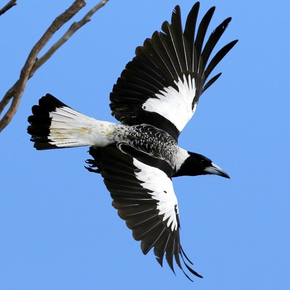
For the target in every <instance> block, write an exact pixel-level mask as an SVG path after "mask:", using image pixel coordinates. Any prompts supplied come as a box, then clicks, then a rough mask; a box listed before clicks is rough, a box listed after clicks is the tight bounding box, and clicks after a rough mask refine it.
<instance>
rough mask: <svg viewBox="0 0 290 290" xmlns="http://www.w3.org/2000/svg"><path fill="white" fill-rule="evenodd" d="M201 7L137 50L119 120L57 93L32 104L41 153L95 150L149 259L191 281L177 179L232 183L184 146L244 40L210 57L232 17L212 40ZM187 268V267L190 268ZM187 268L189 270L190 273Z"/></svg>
mask: <svg viewBox="0 0 290 290" xmlns="http://www.w3.org/2000/svg"><path fill="white" fill-rule="evenodd" d="M199 6H200V4H199V2H197V3H195V4H194V5H193V7H192V9H191V11H190V12H189V14H188V17H187V20H186V23H185V28H184V30H183V28H182V21H181V12H180V7H179V6H176V7H175V9H174V11H173V13H172V17H171V23H169V22H167V21H165V22H164V23H163V24H162V28H161V29H162V31H160V32H157V31H156V32H154V33H153V35H152V37H151V38H147V39H146V40H145V41H144V43H143V46H139V47H137V48H136V51H135V54H136V55H135V57H134V58H133V59H132V61H130V62H129V63H128V64H127V65H126V67H125V69H124V70H123V71H122V73H121V76H120V77H119V78H118V80H117V83H116V84H115V85H114V86H113V90H112V92H111V94H110V101H111V103H110V108H111V110H112V115H113V116H114V117H115V118H116V119H117V120H118V121H120V123H113V122H106V121H100V120H96V119H94V118H90V117H87V116H85V115H83V114H81V113H79V112H77V111H75V110H74V109H72V108H70V107H69V106H67V105H65V104H64V103H62V102H61V101H59V100H58V99H56V98H55V97H53V96H52V95H50V94H47V95H46V96H44V97H42V98H41V99H40V100H39V104H38V105H35V106H33V107H32V115H31V116H29V117H28V122H29V123H30V126H29V127H28V133H29V134H30V135H32V137H31V141H32V142H34V147H35V148H36V149H38V150H44V149H54V148H70V147H78V146H90V149H89V153H90V155H91V156H92V158H91V159H88V160H87V161H86V162H87V164H88V166H87V167H86V168H87V169H88V170H89V171H91V172H96V173H100V174H101V175H102V177H103V178H104V183H105V185H106V187H107V189H108V190H109V191H110V194H111V197H112V199H113V201H112V205H113V206H114V207H115V208H116V209H117V210H118V215H119V216H120V218H121V219H123V220H125V221H126V225H127V227H128V228H130V229H131V230H132V233H133V237H134V239H135V240H137V241H141V250H142V252H143V253H144V254H145V255H146V254H147V253H148V252H149V251H150V250H151V249H153V251H154V255H155V257H156V259H157V261H158V263H159V264H160V265H161V266H162V263H163V258H164V255H165V258H166V261H167V263H168V265H169V266H170V268H171V269H172V271H173V272H174V265H173V264H174V263H173V258H175V262H176V264H177V265H178V266H179V268H180V269H181V270H182V271H183V273H184V274H185V275H186V276H187V277H188V278H189V279H190V280H191V277H190V274H189V273H188V274H187V273H186V272H188V271H189V272H190V273H191V274H194V275H196V276H198V277H202V276H201V275H199V274H198V273H197V272H196V271H194V270H193V269H192V266H191V264H192V263H191V261H190V260H189V259H188V257H187V256H186V254H185V253H184V250H183V248H182V246H181V244H180V219H179V208H178V203H177V198H176V195H175V193H174V189H173V184H172V178H173V177H177V176H184V175H189V176H196V175H203V174H215V175H219V176H222V177H226V178H229V176H228V174H227V173H226V172H224V171H223V170H222V169H221V168H220V167H219V166H217V165H215V164H214V163H213V162H212V161H211V160H210V159H209V158H207V157H205V156H203V155H200V154H197V153H193V152H190V151H187V150H185V149H183V148H181V147H179V146H178V142H177V141H178V137H179V134H180V133H181V131H182V130H183V128H184V127H185V125H186V124H187V122H188V121H189V120H190V119H191V117H192V116H193V114H194V112H195V109H196V106H197V103H198V100H199V98H200V96H201V94H202V93H203V92H204V91H205V90H206V89H207V88H208V87H209V86H211V85H212V84H213V83H214V82H215V81H216V80H217V79H218V78H219V76H220V75H221V73H218V74H217V75H215V76H213V77H211V78H210V79H208V77H209V75H210V74H211V72H212V71H213V69H214V68H215V67H216V65H217V64H218V63H219V62H220V61H221V60H222V58H223V57H224V56H225V55H226V54H227V53H228V52H229V51H230V50H231V49H232V47H233V46H234V45H235V44H236V42H237V40H234V41H232V42H230V43H228V44H227V45H225V46H223V47H222V48H221V49H220V50H219V51H218V52H217V53H215V55H214V56H213V57H211V53H212V51H213V49H214V48H215V46H216V44H217V42H218V41H219V39H220V37H221V36H222V34H223V33H224V31H225V30H226V28H227V26H228V24H229V22H230V21H231V18H227V19H225V20H224V21H223V22H222V23H221V24H220V25H219V26H217V27H216V28H215V29H214V30H213V32H212V33H211V34H210V35H209V37H208V38H207V40H206V41H205V38H206V33H207V30H208V26H209V23H210V21H211V18H212V16H213V13H214V11H215V7H212V8H210V9H209V10H208V11H207V13H206V14H205V15H204V16H203V18H202V19H201V21H200V23H199V25H197V17H198V11H199ZM184 265H185V268H184ZM186 269H187V271H185V270H186Z"/></svg>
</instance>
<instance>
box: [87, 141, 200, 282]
mask: <svg viewBox="0 0 290 290" xmlns="http://www.w3.org/2000/svg"><path fill="white" fill-rule="evenodd" d="M90 154H91V155H92V156H93V158H94V160H87V163H88V164H90V167H87V168H88V169H89V170H90V171H94V172H98V173H101V174H102V176H103V178H104V182H105V184H106V186H107V188H108V190H109V191H110V193H111V196H112V198H113V202H112V205H113V206H114V207H115V208H116V209H117V210H118V214H119V216H120V217H121V218H122V219H123V220H125V221H126V225H127V226H128V228H130V229H131V230H132V232H133V237H134V239H135V240H137V241H141V249H142V252H143V253H144V254H145V255H146V254H147V253H148V252H149V251H150V250H151V249H152V248H154V254H155V256H156V259H157V261H158V262H159V264H160V265H161V266H162V262H163V257H164V254H165V257H166V260H167V262H168V264H169V266H170V268H171V269H172V271H173V272H174V268H173V257H175V261H176V263H177V265H178V266H179V267H180V268H181V269H182V265H181V261H183V262H184V264H185V266H186V268H187V269H188V270H189V271H190V272H191V273H192V274H194V275H196V276H198V277H201V276H200V275H199V274H198V273H196V272H195V271H194V270H192V269H191V268H190V267H189V266H188V264H187V263H188V262H189V263H191V262H190V261H189V260H188V258H187V257H186V255H185V254H184V252H183V250H182V247H181V245H180V236H179V213H178V205H177V199H176V196H175V193H174V190H173V185H172V182H171V179H170V178H169V177H168V176H167V175H166V173H164V172H163V171H161V170H160V169H158V168H156V167H153V166H151V165H150V166H149V165H146V164H145V163H143V162H141V161H139V160H137V159H136V158H133V157H132V156H130V155H128V154H126V153H123V152H122V151H121V150H120V149H118V148H117V147H115V146H109V147H104V148H97V149H94V148H92V147H91V148H90ZM95 166H96V167H98V169H93V167H95ZM180 257H181V259H180ZM183 272H184V271H183ZM184 273H185V272H184ZM185 275H186V276H187V277H188V275H187V274H186V273H185ZM188 278H189V277H188ZM189 279H190V278H189ZM190 280H191V279H190Z"/></svg>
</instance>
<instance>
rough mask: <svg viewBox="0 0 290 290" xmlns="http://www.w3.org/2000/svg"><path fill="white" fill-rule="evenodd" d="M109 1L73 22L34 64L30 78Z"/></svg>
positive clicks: (101, 3) (104, 1) (102, 2)
mask: <svg viewBox="0 0 290 290" xmlns="http://www.w3.org/2000/svg"><path fill="white" fill-rule="evenodd" d="M107 2H109V0H102V1H101V2H99V3H98V4H97V5H95V6H94V7H93V8H92V9H91V10H90V11H89V12H88V13H87V14H86V15H85V16H84V17H83V18H82V19H81V20H80V21H78V22H74V23H73V24H72V25H71V26H70V28H69V29H68V30H67V32H66V33H65V34H64V35H63V36H62V37H61V38H60V39H59V40H58V41H56V42H55V44H54V45H52V46H51V48H50V49H48V51H47V52H46V53H45V54H44V55H43V56H42V57H40V58H39V59H37V61H36V62H35V64H34V66H33V68H32V70H31V76H32V75H33V74H34V72H35V71H36V70H37V69H38V68H39V67H40V66H42V65H43V64H44V63H45V62H46V61H47V60H48V59H49V58H50V57H51V56H52V55H53V54H54V53H55V52H56V51H57V50H58V49H59V48H60V47H61V46H62V45H63V44H64V43H65V42H66V41H67V40H68V39H69V38H70V37H71V36H72V35H73V34H74V33H75V32H76V31H77V30H78V29H80V28H81V27H82V26H84V25H85V24H86V23H87V22H89V21H90V20H91V17H92V16H93V14H94V13H96V12H97V11H98V10H99V9H100V8H102V7H103V6H104V5H105V4H106V3H107Z"/></svg>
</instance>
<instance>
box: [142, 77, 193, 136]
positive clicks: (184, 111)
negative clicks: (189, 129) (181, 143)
mask: <svg viewBox="0 0 290 290" xmlns="http://www.w3.org/2000/svg"><path fill="white" fill-rule="evenodd" d="M174 82H175V84H176V85H177V87H178V90H176V89H175V88H173V87H172V86H169V87H166V88H164V89H163V90H161V91H160V92H159V93H158V94H155V96H156V97H157V98H149V99H148V100H147V101H146V102H145V103H144V104H143V106H142V109H143V110H144V111H147V112H155V113H158V114H159V115H161V116H163V117H164V118H166V119H167V120H169V121H170V122H171V123H173V124H174V125H175V127H176V128H177V129H178V130H179V132H181V131H182V130H183V128H184V127H185V125H186V124H187V122H188V121H189V120H190V119H191V117H192V115H193V114H194V112H195V109H196V105H197V102H195V103H194V106H193V109H192V104H193V102H194V98H195V93H196V86H195V79H194V78H192V77H191V76H190V75H188V76H187V77H186V75H183V79H181V78H180V77H178V80H177V81H174Z"/></svg>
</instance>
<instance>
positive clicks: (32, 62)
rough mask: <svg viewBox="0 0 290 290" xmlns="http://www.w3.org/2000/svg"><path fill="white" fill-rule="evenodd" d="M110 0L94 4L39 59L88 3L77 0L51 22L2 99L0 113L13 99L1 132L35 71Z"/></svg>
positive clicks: (1, 122) (11, 116)
mask: <svg viewBox="0 0 290 290" xmlns="http://www.w3.org/2000/svg"><path fill="white" fill-rule="evenodd" d="M108 1H109V0H102V1H101V2H99V4H97V5H96V6H94V7H93V8H92V9H91V10H90V11H89V12H88V13H87V14H86V15H85V16H84V17H83V19H82V20H80V21H79V22H75V23H73V24H72V25H71V27H70V28H69V29H68V31H67V32H66V33H65V34H64V35H63V37H61V38H60V39H59V41H57V43H56V44H54V45H53V46H52V47H51V48H50V49H49V50H48V51H47V52H46V53H45V54H44V55H43V56H42V57H41V58H39V59H37V56H38V54H39V52H40V51H41V50H42V48H43V47H44V46H45V45H46V43H47V42H48V41H49V39H50V38H51V37H52V36H53V35H54V33H55V32H56V31H57V30H58V29H59V28H60V27H61V26H63V25H64V24H65V23H66V22H67V21H69V20H70V19H71V18H72V17H73V16H74V15H75V14H76V13H78V11H79V10H80V9H81V8H83V7H84V6H85V5H86V3H85V1H84V0H76V1H75V2H74V3H73V4H72V5H71V6H70V7H69V8H68V9H67V10H66V11H65V12H63V13H62V14H61V15H59V16H58V17H57V18H56V19H55V20H54V21H53V23H52V24H51V26H50V27H49V28H48V29H47V30H46V32H45V33H44V34H43V36H42V37H41V38H40V40H39V41H38V42H37V43H36V44H35V46H34V47H33V48H32V50H31V51H30V54H29V56H28V58H27V60H26V62H25V64H24V67H23V68H22V70H21V73H20V78H19V79H18V80H17V81H16V83H15V84H14V85H13V86H12V87H11V88H10V89H9V90H8V91H7V92H6V94H5V95H4V97H3V99H2V101H1V102H0V114H1V113H2V112H3V110H4V109H5V108H6V106H7V105H8V104H9V102H10V101H11V100H12V102H11V104H10V107H9V109H8V110H7V112H6V114H5V115H4V116H3V118H2V119H1V120H0V132H1V131H2V130H3V129H4V128H5V127H6V126H7V125H8V124H9V123H10V121H11V120H12V118H13V116H14V114H15V113H16V111H17V108H18V105H19V102H20V99H21V97H22V95H23V92H24V89H25V86H26V83H27V81H28V79H29V78H31V77H32V76H33V74H34V73H35V71H36V70H37V69H38V68H39V67H40V66H41V65H42V64H44V63H45V62H46V61H47V60H48V59H49V58H50V57H51V56H52V54H53V53H54V52H55V51H56V50H57V49H58V48H59V47H60V46H61V45H62V44H63V43H65V42H66V41H67V40H68V39H69V38H70V37H71V36H72V35H73V34H74V32H75V31H77V30H78V29H79V28H80V27H82V26H83V25H84V24H86V23H87V22H88V21H90V18H91V16H92V15H93V14H94V13H95V12H96V11H97V10H99V9H100V8H101V7H102V6H104V5H105V4H106V3H107V2H108Z"/></svg>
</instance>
